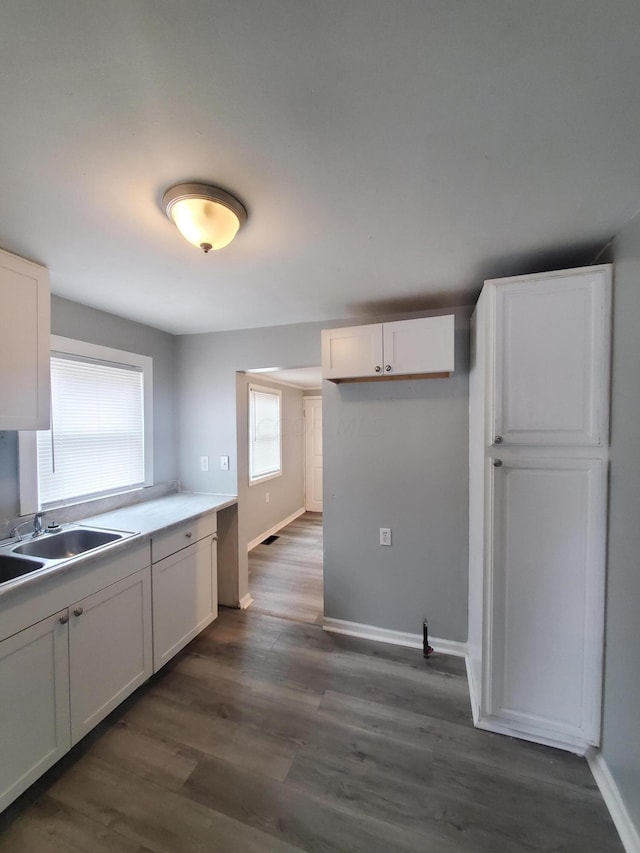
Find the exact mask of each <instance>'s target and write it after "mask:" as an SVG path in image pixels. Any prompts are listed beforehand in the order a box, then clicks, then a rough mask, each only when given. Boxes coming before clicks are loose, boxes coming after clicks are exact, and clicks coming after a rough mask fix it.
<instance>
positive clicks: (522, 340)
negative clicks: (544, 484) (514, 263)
mask: <svg viewBox="0 0 640 853" xmlns="http://www.w3.org/2000/svg"><path fill="white" fill-rule="evenodd" d="M608 323H609V311H608V281H607V275H606V273H605V272H603V271H596V272H594V273H576V274H575V275H566V276H564V277H563V278H561V279H560V278H551V279H544V277H541V278H540V280H538V281H528V282H516V283H513V284H504V285H499V286H498V287H497V290H496V349H495V359H496V365H495V366H496V377H495V378H496V384H495V403H494V418H495V420H494V434H495V435H497V436H501V437H502V439H503V440H504V442H505V443H513V444H532V445H535V444H543V445H550V444H555V445H567V444H577V445H599V444H603V443H606V433H607V429H606V405H605V400H606V397H605V393H604V389H605V387H606V383H607V375H608V347H607V346H606V345H605V342H606V340H607V329H608Z"/></svg>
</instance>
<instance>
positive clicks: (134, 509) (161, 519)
mask: <svg viewBox="0 0 640 853" xmlns="http://www.w3.org/2000/svg"><path fill="white" fill-rule="evenodd" d="M237 502H238V499H237V497H235V496H233V495H208V494H193V493H191V492H180V493H178V494H175V495H167V496H166V497H164V498H156V499H155V500H152V501H146V502H145V503H139V504H133V505H132V506H127V507H122V509H116V510H112V511H111V512H105V513H102V514H101V515H92V516H89V517H88V518H83V519H82V520H81V521H79V522H78V524H86V525H88V526H89V527H107V528H109V529H111V530H128V531H131V532H132V533H140V534H142V535H144V536H149V535H151V534H152V533H158V532H160V531H162V530H167V529H168V528H169V527H172V526H173V525H174V524H179V523H180V522H181V521H186V520H187V519H191V518H197V517H198V516H201V515H207V514H208V513H210V512H217V511H219V510H221V509H226V508H227V507H229V506H233V505H234V504H236V503H237Z"/></svg>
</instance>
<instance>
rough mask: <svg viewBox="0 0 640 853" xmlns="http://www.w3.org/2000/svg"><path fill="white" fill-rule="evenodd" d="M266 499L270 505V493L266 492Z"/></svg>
mask: <svg viewBox="0 0 640 853" xmlns="http://www.w3.org/2000/svg"><path fill="white" fill-rule="evenodd" d="M264 499H265V501H266V502H267V503H269V492H266V494H265V496H264Z"/></svg>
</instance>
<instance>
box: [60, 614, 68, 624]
mask: <svg viewBox="0 0 640 853" xmlns="http://www.w3.org/2000/svg"><path fill="white" fill-rule="evenodd" d="M68 621H69V614H68V613H65V615H64V616H61V617H60V618H59V619H58V622H59V623H60V624H61V625H66V624H67V622H68Z"/></svg>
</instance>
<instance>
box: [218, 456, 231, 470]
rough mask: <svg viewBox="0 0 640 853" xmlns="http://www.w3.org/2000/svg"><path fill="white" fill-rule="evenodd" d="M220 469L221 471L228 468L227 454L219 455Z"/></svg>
mask: <svg viewBox="0 0 640 853" xmlns="http://www.w3.org/2000/svg"><path fill="white" fill-rule="evenodd" d="M220 470H221V471H228V470H229V457H228V456H221V457H220Z"/></svg>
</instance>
